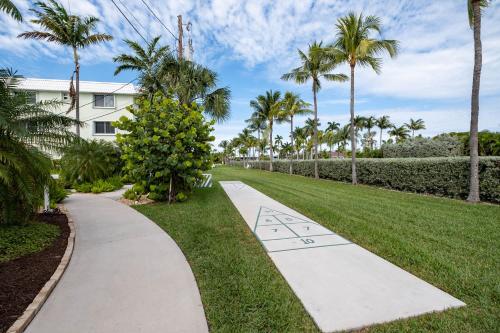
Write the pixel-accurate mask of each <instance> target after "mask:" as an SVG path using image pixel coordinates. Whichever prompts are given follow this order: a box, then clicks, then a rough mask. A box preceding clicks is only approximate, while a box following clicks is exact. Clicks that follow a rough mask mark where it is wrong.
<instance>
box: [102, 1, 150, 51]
mask: <svg viewBox="0 0 500 333" xmlns="http://www.w3.org/2000/svg"><path fill="white" fill-rule="evenodd" d="M111 2H112V3H113V4H114V5H115V7H116V9H118V11H119V12H120V14H122V16H123V17H124V18H125V20H127V22H128V23H129V24H130V26H131V27H132V28H133V29H134V30H135V32H137V34H138V35H139V36H141V38H142V39H143V40H144V41H145V42H146V44H148V45H149V43H148V41H147V40H146V38H144V36H143V35H142V34H141V33H140V32H139V30H138V29H137V28H136V27H135V25H133V24H132V22H130V20H129V19H128V17H127V15H125V13H123V11H122V10H121V8H120V7H118V5H117V4H116V2H115V0H111Z"/></svg>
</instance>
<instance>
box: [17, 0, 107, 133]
mask: <svg viewBox="0 0 500 333" xmlns="http://www.w3.org/2000/svg"><path fill="white" fill-rule="evenodd" d="M35 5H36V6H38V7H39V8H40V10H38V9H30V10H31V11H32V12H33V13H34V14H35V16H36V17H38V18H37V19H35V20H31V22H32V23H35V24H38V25H40V26H41V27H42V28H43V29H44V30H45V31H37V30H35V31H27V32H23V33H22V34H20V35H19V36H18V37H22V38H25V39H37V40H45V41H47V42H54V43H56V44H60V45H65V46H69V47H71V49H72V50H73V61H74V63H75V71H74V74H75V79H76V89H75V90H73V75H72V76H71V86H70V96H71V107H70V110H71V109H72V108H73V107H75V109H76V120H77V121H79V120H80V62H79V56H78V49H81V48H85V47H87V46H90V45H94V44H98V43H100V42H104V41H110V40H112V39H113V37H111V36H110V35H108V34H102V33H93V31H94V30H95V28H96V26H97V23H98V22H99V19H98V18H97V17H94V16H77V15H70V14H68V12H67V11H66V9H65V8H64V7H63V6H62V5H61V4H60V3H58V2H56V1H55V0H49V1H48V4H47V3H45V2H41V1H39V2H36V3H35ZM68 111H69V110H68ZM76 135H77V136H80V126H77V127H76Z"/></svg>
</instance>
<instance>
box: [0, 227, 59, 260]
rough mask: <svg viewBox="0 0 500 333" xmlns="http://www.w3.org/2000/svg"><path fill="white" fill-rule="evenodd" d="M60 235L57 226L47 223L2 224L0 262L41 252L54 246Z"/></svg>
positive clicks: (0, 231) (0, 230) (0, 229)
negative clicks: (51, 245)
mask: <svg viewBox="0 0 500 333" xmlns="http://www.w3.org/2000/svg"><path fill="white" fill-rule="evenodd" d="M59 234H60V230H59V227H58V226H57V225H52V224H47V223H30V224H26V225H20V226H15V225H1V224H0V262H5V261H9V260H12V259H16V258H19V257H22V256H24V255H26V254H30V253H35V252H39V251H41V250H43V249H44V248H46V247H47V246H49V245H50V244H52V242H53V241H54V240H55V239H56V238H57V237H58V236H59Z"/></svg>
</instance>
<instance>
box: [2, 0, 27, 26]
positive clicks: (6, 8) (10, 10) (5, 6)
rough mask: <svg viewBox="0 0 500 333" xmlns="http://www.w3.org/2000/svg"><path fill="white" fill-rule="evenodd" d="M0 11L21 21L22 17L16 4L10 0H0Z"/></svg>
mask: <svg viewBox="0 0 500 333" xmlns="http://www.w3.org/2000/svg"><path fill="white" fill-rule="evenodd" d="M0 11H3V12H6V13H7V14H9V15H10V16H12V18H13V19H15V20H17V21H22V20H23V17H22V15H21V12H20V11H19V9H17V7H16V5H14V3H13V2H12V1H10V0H0Z"/></svg>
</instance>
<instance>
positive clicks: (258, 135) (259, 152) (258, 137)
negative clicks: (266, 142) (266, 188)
mask: <svg viewBox="0 0 500 333" xmlns="http://www.w3.org/2000/svg"><path fill="white" fill-rule="evenodd" d="M257 141H258V142H259V143H258V148H259V151H258V154H257V159H258V160H259V170H260V169H262V166H261V165H260V155H261V154H262V151H261V150H260V129H258V130H257Z"/></svg>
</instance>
